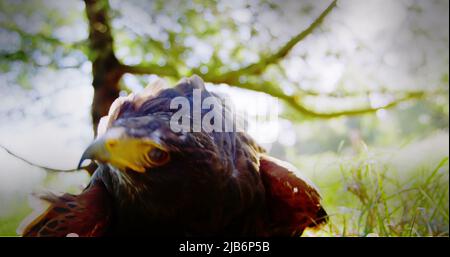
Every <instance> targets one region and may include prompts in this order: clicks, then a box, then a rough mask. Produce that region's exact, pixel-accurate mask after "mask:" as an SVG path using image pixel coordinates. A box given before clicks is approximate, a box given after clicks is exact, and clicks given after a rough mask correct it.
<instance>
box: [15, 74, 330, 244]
mask: <svg viewBox="0 0 450 257" xmlns="http://www.w3.org/2000/svg"><path fill="white" fill-rule="evenodd" d="M161 84H162V83H161V82H157V83H156V85H152V86H150V87H147V88H146V89H145V90H144V91H143V92H142V93H140V94H130V95H129V96H127V97H120V98H118V99H117V100H116V101H115V102H114V103H113V104H112V106H111V109H110V111H109V114H108V115H107V116H105V117H104V118H102V120H101V122H100V125H99V128H98V135H97V138H96V140H95V141H94V142H93V143H92V144H91V145H90V146H89V147H88V148H87V149H86V151H85V152H84V154H83V156H82V161H83V160H85V159H90V160H94V161H96V162H97V163H98V168H97V169H96V171H95V172H94V174H93V175H92V177H91V179H90V182H89V184H88V186H87V187H86V188H85V189H84V190H83V191H82V192H81V193H80V194H78V195H72V194H67V193H66V194H63V195H61V196H58V195H55V194H45V195H43V196H41V199H43V200H44V201H46V202H48V203H49V205H48V208H46V209H44V211H43V212H42V213H39V215H34V217H32V218H28V219H27V220H26V221H25V223H24V226H23V228H22V231H21V233H22V235H23V236H68V235H76V236H83V237H85V236H116V235H145V236H262V237H268V236H300V235H301V234H302V233H303V231H304V230H305V229H306V228H308V227H310V228H315V227H318V226H319V225H321V224H324V223H326V221H327V213H326V212H325V210H324V208H323V207H322V205H321V203H320V200H321V197H320V195H319V193H318V190H317V188H316V187H315V186H314V185H313V184H312V183H311V182H310V181H309V180H308V179H306V178H304V177H303V176H302V175H301V174H300V173H299V171H297V170H296V169H295V168H294V167H293V166H292V165H290V164H289V163H286V162H283V161H280V160H278V159H275V158H273V157H270V156H268V155H267V154H266V153H265V151H264V149H263V148H262V147H260V146H259V145H258V144H257V143H256V142H255V141H254V140H252V138H251V137H250V136H249V135H248V134H247V133H245V132H244V131H232V132H217V131H209V132H207V131H204V130H203V129H201V131H199V132H192V131H184V130H181V131H177V132H175V131H174V130H173V129H171V126H170V123H171V117H172V115H174V113H175V112H176V111H177V110H176V109H173V108H172V107H173V106H172V107H171V101H172V100H173V99H175V98H177V97H183V98H185V99H187V102H188V103H189V104H190V107H193V98H194V97H193V92H194V90H197V91H198V92H200V93H201V94H200V95H201V98H202V99H205V98H207V97H212V98H214V99H218V100H220V99H221V96H220V95H218V94H214V93H212V92H210V91H208V90H207V89H206V88H205V85H204V82H203V80H202V79H201V78H200V77H198V76H196V75H194V76H192V77H190V78H185V79H183V80H181V81H180V82H179V83H178V84H177V85H176V86H175V87H172V88H169V87H162V86H161ZM207 111H208V110H206V111H205V110H202V111H201V117H204V115H206V114H207V113H208V112H207ZM209 111H211V110H209ZM232 111H233V110H232V109H225V110H224V112H232ZM189 114H192V113H189ZM192 116H193V115H187V118H188V119H191V120H190V124H189V125H190V126H192ZM223 116H226V115H223ZM224 119H225V118H224ZM80 163H81V162H80Z"/></svg>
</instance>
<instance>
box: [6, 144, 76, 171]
mask: <svg viewBox="0 0 450 257" xmlns="http://www.w3.org/2000/svg"><path fill="white" fill-rule="evenodd" d="M0 148H2V149H3V150H5V151H6V152H7V153H8V154H10V155H11V156H13V157H15V158H17V159H19V160H21V161H23V162H25V163H27V164H29V165H31V166H33V167H37V168H40V169H44V170H46V171H48V172H75V171H79V170H80V169H77V168H75V169H54V168H50V167H47V166H42V165H39V164H36V163H34V162H32V161H29V160H27V159H25V158H24V157H22V156H19V155H18V154H16V153H14V152H12V151H11V150H9V149H8V148H7V147H6V146H3V145H0ZM81 169H85V167H81Z"/></svg>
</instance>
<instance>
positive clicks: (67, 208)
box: [23, 181, 111, 237]
mask: <svg viewBox="0 0 450 257" xmlns="http://www.w3.org/2000/svg"><path fill="white" fill-rule="evenodd" d="M41 199H42V200H44V201H48V202H49V203H50V207H49V208H48V209H47V210H46V211H45V212H44V213H43V214H42V215H40V216H39V217H38V218H37V219H35V220H34V221H33V222H32V223H31V224H29V225H28V226H27V227H26V228H25V229H24V231H23V236H26V237H36V236H38V237H45V236H53V237H65V236H67V235H69V234H73V235H77V236H81V237H95V236H103V235H105V234H106V232H107V229H108V225H109V222H110V220H111V199H110V197H109V195H108V194H107V191H106V189H105V186H104V185H103V183H102V182H100V181H95V183H91V185H90V186H89V187H87V188H86V189H85V190H84V191H83V192H82V193H81V194H79V195H72V194H64V195H62V196H56V195H53V194H48V195H44V196H42V197H41Z"/></svg>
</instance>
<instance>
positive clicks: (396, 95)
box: [0, 0, 449, 236]
mask: <svg viewBox="0 0 450 257" xmlns="http://www.w3.org/2000/svg"><path fill="white" fill-rule="evenodd" d="M448 5H449V2H448V1H446V0H435V1H414V0H405V1H390V0H383V1H381V0H368V1H356V0H339V1H337V2H332V1H322V0H321V1H313V0H310V1H296V0H292V1H287V0H286V1H266V0H249V1H230V0H226V1H225V0H220V1H219V0H216V1H168V0H164V1H151V0H148V1H144V0H133V1H115V0H111V1H104V0H99V1H93V0H86V1H82V0H70V1H69V0H67V1H58V0H54V1H45V0H40V1H37V0H36V1H26V0H24V1H17V0H14V1H12V0H10V1H7V0H0V58H1V59H0V70H1V74H0V99H1V100H0V164H1V165H0V236H15V235H17V234H16V228H17V227H18V225H19V223H20V222H21V220H22V219H23V218H24V217H25V216H27V215H28V214H29V213H30V212H31V210H32V209H31V206H30V204H29V196H30V193H31V192H34V191H39V190H42V189H50V190H54V191H60V192H72V193H76V192H79V191H80V190H81V189H82V188H83V186H84V185H86V183H87V182H88V180H89V175H88V173H87V172H85V171H73V172H54V171H53V170H52V169H56V170H67V169H69V170H70V169H73V168H75V167H76V164H77V161H78V159H79V158H80V155H81V153H82V151H83V150H84V148H85V147H86V146H87V145H88V144H89V143H90V142H91V140H92V139H93V138H94V131H95V127H96V124H97V122H98V119H99V118H100V117H101V116H102V115H105V114H106V112H107V110H108V108H109V104H110V103H111V102H112V101H113V100H114V99H115V98H116V97H118V96H119V95H126V94H127V93H129V92H139V91H141V90H142V89H143V88H144V87H145V86H146V85H147V84H148V83H151V82H152V81H154V80H156V79H157V78H158V77H161V78H164V79H166V80H168V81H169V82H170V84H172V85H174V84H175V83H176V82H177V81H178V80H179V79H181V78H182V77H185V76H190V75H192V74H198V75H200V76H201V77H202V78H203V79H204V80H205V82H207V86H208V88H209V89H211V90H213V91H218V92H223V93H226V94H228V95H229V96H230V97H231V98H232V99H233V101H234V102H235V104H236V106H237V108H238V109H240V110H249V108H250V107H249V106H253V107H254V106H257V108H256V109H255V110H253V112H250V115H252V114H253V115H256V114H258V115H264V113H265V112H269V111H271V110H273V109H274V108H276V112H277V115H278V119H276V122H273V121H267V122H265V123H264V122H262V123H261V122H260V123H258V124H256V125H255V124H254V125H253V127H251V124H250V131H249V132H250V133H251V134H252V136H253V137H255V139H256V140H257V141H259V142H261V143H262V144H263V145H264V146H265V147H266V148H267V150H268V151H269V152H270V154H272V155H274V156H276V157H278V158H280V159H283V160H287V161H289V162H291V163H293V164H294V165H295V166H296V167H298V168H299V170H301V172H303V173H304V174H306V175H307V176H308V177H309V178H311V180H312V181H313V182H314V183H315V184H316V185H317V186H318V187H319V188H320V190H321V193H322V195H323V198H324V205H325V207H326V208H327V210H328V212H329V214H330V220H331V221H330V223H329V224H328V225H327V226H326V227H324V228H323V229H322V230H320V231H308V232H307V233H306V235H307V236H448V235H449V220H448V214H449V207H448V204H449V184H448V182H449V180H448V179H449V169H448V156H449V131H448V128H449V91H448V90H449V48H448V45H449V6H448ZM256 99H258V103H259V104H256Z"/></svg>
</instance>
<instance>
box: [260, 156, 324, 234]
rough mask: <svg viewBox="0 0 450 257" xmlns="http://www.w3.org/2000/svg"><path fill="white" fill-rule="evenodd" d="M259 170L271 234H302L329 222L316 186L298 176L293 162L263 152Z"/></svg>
mask: <svg viewBox="0 0 450 257" xmlns="http://www.w3.org/2000/svg"><path fill="white" fill-rule="evenodd" d="M259 171H260V173H261V177H262V180H263V183H264V187H265V189H266V203H267V208H268V211H269V220H270V225H269V227H270V230H271V234H272V235H289V234H291V235H301V234H302V232H303V230H304V229H305V228H307V227H315V226H318V225H320V224H321V223H323V222H325V221H326V212H325V211H324V210H323V208H322V206H321V204H320V195H319V193H318V192H317V190H316V188H315V187H314V186H313V185H312V183H311V182H309V181H307V180H306V179H305V178H301V177H299V176H298V175H296V174H295V173H294V172H295V170H293V167H291V165H286V163H284V162H281V161H278V160H276V159H274V158H272V157H268V156H264V155H263V156H262V157H261V159H260V169H259ZM297 174H298V172H297Z"/></svg>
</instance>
